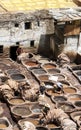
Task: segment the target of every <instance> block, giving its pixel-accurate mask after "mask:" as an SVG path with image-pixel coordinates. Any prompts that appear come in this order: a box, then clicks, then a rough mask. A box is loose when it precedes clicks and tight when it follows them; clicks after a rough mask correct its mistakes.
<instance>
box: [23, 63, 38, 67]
mask: <svg viewBox="0 0 81 130" xmlns="http://www.w3.org/2000/svg"><path fill="white" fill-rule="evenodd" d="M25 64H26V65H28V66H36V65H38V64H37V63H36V62H26V63H25Z"/></svg>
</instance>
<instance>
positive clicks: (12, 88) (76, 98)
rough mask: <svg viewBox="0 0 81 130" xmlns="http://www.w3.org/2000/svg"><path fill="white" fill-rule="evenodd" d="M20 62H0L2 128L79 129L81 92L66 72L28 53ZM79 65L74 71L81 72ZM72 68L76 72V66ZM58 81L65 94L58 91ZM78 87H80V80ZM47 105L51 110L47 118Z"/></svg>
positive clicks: (53, 63)
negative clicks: (41, 88) (56, 86)
mask: <svg viewBox="0 0 81 130" xmlns="http://www.w3.org/2000/svg"><path fill="white" fill-rule="evenodd" d="M20 60H21V63H22V64H17V63H16V62H13V61H12V60H11V59H0V79H1V80H0V99H1V103H0V129H1V130H2V129H3V130H14V129H15V130H19V129H21V130H31V129H37V130H62V129H63V130H79V129H80V127H81V94H80V92H81V91H80V89H79V88H78V87H75V86H73V84H71V83H70V82H69V81H68V78H67V76H65V75H64V74H63V71H64V69H63V68H59V66H58V65H57V64H56V63H55V62H53V61H50V59H47V58H44V57H42V56H40V55H34V54H27V55H25V56H24V58H21V59H20ZM78 66H80V65H76V66H75V68H76V69H75V70H77V68H79V69H78V71H80V67H78ZM69 68H70V69H71V70H72V72H73V73H74V70H73V69H72V68H73V66H72V67H69ZM66 69H67V72H69V73H70V74H71V76H73V78H74V75H72V72H70V71H69V69H68V68H66ZM57 82H60V83H61V84H62V86H63V91H55V89H54V87H55V84H56V83H57ZM42 84H43V85H44V87H45V89H44V90H43V93H41V92H40V87H41V85H42ZM77 84H78V85H79V86H80V83H79V82H78V81H77ZM51 101H52V102H51ZM4 104H5V105H6V106H5V107H3V106H4ZM7 106H8V108H9V109H8V108H7ZM47 106H48V108H49V109H50V110H49V111H48V113H47V115H45V113H44V109H46V107H47ZM6 109H8V110H6ZM9 110H10V112H9ZM5 112H6V113H5ZM3 116H4V117H3ZM31 123H33V124H31ZM30 128H31V129H30Z"/></svg>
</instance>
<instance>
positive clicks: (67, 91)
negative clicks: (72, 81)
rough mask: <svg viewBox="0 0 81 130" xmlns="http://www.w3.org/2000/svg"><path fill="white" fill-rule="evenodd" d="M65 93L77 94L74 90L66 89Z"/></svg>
mask: <svg viewBox="0 0 81 130" xmlns="http://www.w3.org/2000/svg"><path fill="white" fill-rule="evenodd" d="M64 92H65V93H75V92H76V90H75V89H74V88H64Z"/></svg>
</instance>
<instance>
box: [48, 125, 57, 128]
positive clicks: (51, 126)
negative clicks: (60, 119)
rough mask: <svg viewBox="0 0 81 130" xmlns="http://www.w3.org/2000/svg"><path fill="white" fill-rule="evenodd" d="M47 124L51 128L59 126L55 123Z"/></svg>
mask: <svg viewBox="0 0 81 130" xmlns="http://www.w3.org/2000/svg"><path fill="white" fill-rule="evenodd" d="M47 126H48V128H49V129H50V128H57V126H56V125H55V124H48V125H47Z"/></svg>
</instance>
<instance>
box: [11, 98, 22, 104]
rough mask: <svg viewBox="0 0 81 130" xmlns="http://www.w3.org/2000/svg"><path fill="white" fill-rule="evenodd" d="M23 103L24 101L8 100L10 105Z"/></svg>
mask: <svg viewBox="0 0 81 130" xmlns="http://www.w3.org/2000/svg"><path fill="white" fill-rule="evenodd" d="M23 102H24V101H23V100H22V99H11V100H10V103H12V104H21V103H23Z"/></svg>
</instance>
